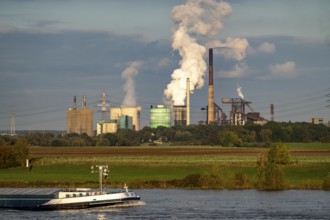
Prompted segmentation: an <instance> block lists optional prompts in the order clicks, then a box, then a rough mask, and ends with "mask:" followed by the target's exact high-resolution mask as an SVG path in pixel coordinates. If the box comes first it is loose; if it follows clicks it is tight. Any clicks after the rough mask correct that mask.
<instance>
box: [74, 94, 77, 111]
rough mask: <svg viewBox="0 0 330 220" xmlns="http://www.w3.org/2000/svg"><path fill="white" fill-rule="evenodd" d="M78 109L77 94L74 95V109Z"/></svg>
mask: <svg viewBox="0 0 330 220" xmlns="http://www.w3.org/2000/svg"><path fill="white" fill-rule="evenodd" d="M76 109H77V96H74V97H73V110H76Z"/></svg>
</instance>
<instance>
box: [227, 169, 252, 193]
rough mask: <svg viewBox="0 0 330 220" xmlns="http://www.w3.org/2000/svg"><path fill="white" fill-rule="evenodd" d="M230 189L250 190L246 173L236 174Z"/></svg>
mask: <svg viewBox="0 0 330 220" xmlns="http://www.w3.org/2000/svg"><path fill="white" fill-rule="evenodd" d="M229 187H230V188H233V189H248V188H250V182H249V179H248V177H247V175H246V174H245V173H235V175H234V176H233V177H232V180H231V182H230V186H229Z"/></svg>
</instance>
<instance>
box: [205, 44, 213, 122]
mask: <svg viewBox="0 0 330 220" xmlns="http://www.w3.org/2000/svg"><path fill="white" fill-rule="evenodd" d="M208 92H209V97H208V108H207V119H208V120H207V124H213V123H214V86H213V49H212V48H209V89H208Z"/></svg>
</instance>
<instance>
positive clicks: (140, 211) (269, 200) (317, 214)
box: [0, 189, 330, 220]
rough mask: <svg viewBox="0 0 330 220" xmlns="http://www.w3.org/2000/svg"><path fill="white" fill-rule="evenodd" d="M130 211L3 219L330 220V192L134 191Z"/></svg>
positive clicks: (4, 215) (13, 213)
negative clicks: (136, 200) (135, 198)
mask: <svg viewBox="0 0 330 220" xmlns="http://www.w3.org/2000/svg"><path fill="white" fill-rule="evenodd" d="M134 192H135V193H136V194H138V195H140V196H141V199H142V200H143V202H139V203H137V204H135V205H134V206H130V207H103V208H93V209H84V210H72V211H20V210H0V219H6V220H7V219H10V220H15V219H43V220H44V219H77V220H78V219H79V220H83V219H98V220H105V219H330V192H329V191H317V190H287V191H273V192H265V191H257V190H241V191H239V190H232V191H231V190H178V189H167V190H166V189H146V190H134Z"/></svg>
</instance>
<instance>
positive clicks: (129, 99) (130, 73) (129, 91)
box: [121, 61, 142, 107]
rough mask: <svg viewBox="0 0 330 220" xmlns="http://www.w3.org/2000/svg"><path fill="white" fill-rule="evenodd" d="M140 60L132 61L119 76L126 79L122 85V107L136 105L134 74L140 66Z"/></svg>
mask: <svg viewBox="0 0 330 220" xmlns="http://www.w3.org/2000/svg"><path fill="white" fill-rule="evenodd" d="M141 65H142V62H141V61H134V62H131V63H130V64H129V66H128V67H127V68H126V69H125V70H124V71H123V72H122V73H121V78H123V79H126V82H125V85H124V92H125V93H126V95H125V98H124V101H123V103H122V107H133V106H136V95H135V82H134V79H133V78H134V76H136V75H137V74H138V73H139V71H138V70H139V68H140V67H141Z"/></svg>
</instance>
